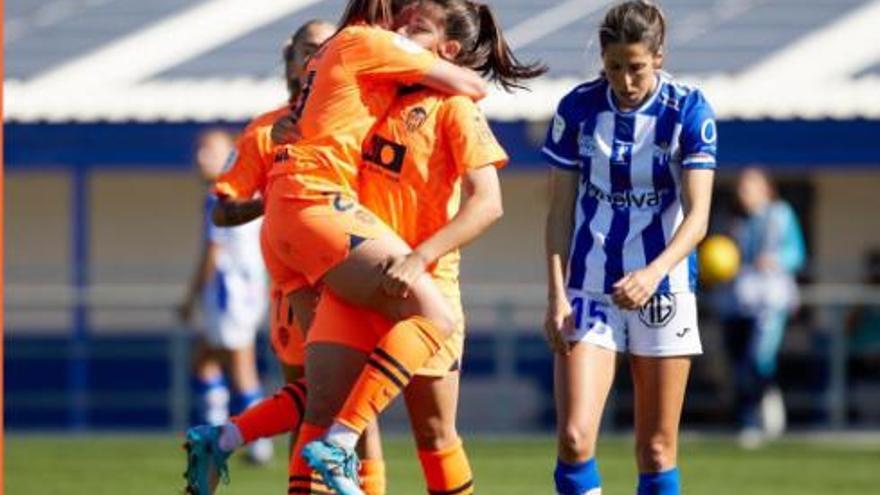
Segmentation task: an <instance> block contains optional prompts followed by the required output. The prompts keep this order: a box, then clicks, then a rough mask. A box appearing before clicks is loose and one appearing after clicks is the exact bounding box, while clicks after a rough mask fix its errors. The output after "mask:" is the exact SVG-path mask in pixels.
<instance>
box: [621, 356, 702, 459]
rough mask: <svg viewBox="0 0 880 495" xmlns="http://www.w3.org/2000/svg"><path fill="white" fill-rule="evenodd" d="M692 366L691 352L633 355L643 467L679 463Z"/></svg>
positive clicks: (637, 419)
mask: <svg viewBox="0 0 880 495" xmlns="http://www.w3.org/2000/svg"><path fill="white" fill-rule="evenodd" d="M690 368H691V357H690V356H667V357H646V356H636V355H633V356H630V371H631V373H632V380H633V391H634V394H635V434H636V446H637V450H638V453H639V455H638V456H637V457H638V463H639V468H640V469H641V470H642V471H653V470H657V469H667V468H671V467H673V466H674V465H675V458H676V456H677V450H678V429H679V422H680V420H681V410H682V406H683V404H684V396H685V390H686V388H687V380H688V374H689V373H690Z"/></svg>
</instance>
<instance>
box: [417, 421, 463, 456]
mask: <svg viewBox="0 0 880 495" xmlns="http://www.w3.org/2000/svg"><path fill="white" fill-rule="evenodd" d="M413 437H415V441H416V447H418V449H419V450H432V451H433V450H443V449H445V448H448V447H451V446H453V445H455V444H456V443H457V442H458V432H457V431H456V429H455V425H453V424H450V423H448V422H444V421H442V420H441V419H439V418H434V419H431V420H428V421H422V422H420V423H418V424H414V425H413Z"/></svg>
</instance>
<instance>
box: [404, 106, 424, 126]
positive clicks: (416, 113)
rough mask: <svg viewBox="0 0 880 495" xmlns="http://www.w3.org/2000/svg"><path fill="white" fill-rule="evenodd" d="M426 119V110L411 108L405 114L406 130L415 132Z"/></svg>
mask: <svg viewBox="0 0 880 495" xmlns="http://www.w3.org/2000/svg"><path fill="white" fill-rule="evenodd" d="M426 120H428V112H426V111H425V109H424V108H422V107H416V108H413V109H412V110H410V111H409V112H408V113H407V114H406V120H405V123H406V130H407V131H409V132H415V131H417V130H419V127H421V126H422V124H424V123H425V121H426Z"/></svg>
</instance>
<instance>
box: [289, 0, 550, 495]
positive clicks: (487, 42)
mask: <svg viewBox="0 0 880 495" xmlns="http://www.w3.org/2000/svg"><path fill="white" fill-rule="evenodd" d="M417 4H419V5H424V6H426V7H429V8H431V9H433V10H437V11H438V12H436V13H439V14H440V15H439V19H440V20H439V26H438V25H437V24H431V25H430V26H428V27H429V28H431V31H430V33H428V34H434V35H438V34H439V35H441V36H442V37H445V36H446V35H447V34H450V33H452V35H453V36H457V37H458V38H456V39H454V40H452V41H451V42H450V43H449V45H448V46H449V47H450V52H449V53H443V54H442V55H444V56H447V57H449V58H450V59H455V60H456V61H459V60H458V59H457V57H456V55H457V53H458V52H459V51H461V52H462V55H464V57H466V58H464V60H467V61H472V62H473V63H474V65H473V66H474V67H480V68H481V69H483V70H485V71H486V73H487V74H488V75H490V76H495V77H498V79H500V80H502V81H503V82H505V83H510V84H515V83H516V81H517V80H519V79H525V78H527V77H533V76H534V75H537V74H539V73H541V72H543V71H542V70H536V69H535V68H534V67H525V66H521V65H520V64H518V63H517V62H516V61H515V60H514V59H512V57H511V56H510V53H509V50H507V47H506V44H501V45H500V46H501V47H503V50H498V49H495V48H496V47H498V46H499V45H498V44H497V43H495V41H497V38H495V35H496V34H497V33H498V32H499V31H498V26H497V23H495V22H494V18H493V17H492V16H491V12H490V11H488V8H486V7H480V6H477V5H475V4H472V3H470V2H462V1H442V2H433V1H425V2H417ZM444 9H454V10H453V11H448V10H446V11H444ZM433 10H432V13H435V12H433ZM443 20H445V21H446V23H447V24H448V25H450V28H451V27H452V26H455V30H452V29H449V30H447V29H446V28H445V27H444V26H443ZM456 22H459V23H461V24H464V26H460V25H457V24H456ZM425 27H426V26H423V25H418V26H417V30H415V31H414V32H416V33H420V34H424V31H423V29H424V28H425ZM462 29H464V30H463V31H462ZM486 30H491V31H490V32H489V33H487V32H486ZM417 42H419V41H417ZM453 47H454V48H453ZM431 49H432V50H436V49H437V48H435V47H431ZM478 49H479V53H480V55H476V56H474V54H473V52H475V51H477V50H478ZM465 50H466V51H465ZM432 98H434V99H436V96H433V97H432ZM428 101H430V99H429V100H428ZM457 101H458V103H456V105H453V106H455V107H456V108H460V107H461V106H462V104H464V103H465V102H466V103H467V105H469V106H467V107H466V110H462V111H459V112H458V113H456V112H450V113H451V114H452V115H453V116H454V117H451V118H450V119H449V120H455V121H456V122H455V123H452V122H448V123H447V122H446V121H444V125H445V127H443V128H441V129H438V130H437V132H440V133H442V134H443V135H444V136H443V137H435V138H431V139H437V140H439V141H440V142H442V141H443V140H444V139H446V137H447V136H448V138H449V142H445V143H443V144H442V146H443V147H444V149H446V148H454V149H455V150H456V151H455V152H449V153H450V154H451V155H452V156H455V153H456V152H457V153H461V151H462V150H463V149H472V148H474V147H476V148H480V147H481V146H482V147H483V148H485V149H486V150H487V151H486V155H485V156H486V157H487V159H486V160H485V161H481V162H479V163H470V164H469V165H468V167H467V169H470V168H476V169H478V170H476V169H475V170H473V171H466V170H465V169H464V168H461V169H456V170H455V171H454V172H455V174H454V175H455V176H456V177H460V176H461V175H467V176H468V178H467V180H466V183H467V184H466V186H465V187H466V189H469V190H470V192H471V193H472V194H471V199H470V204H468V205H466V206H465V207H463V209H462V211H461V212H460V213H459V215H457V216H456V217H455V218H454V219H452V221H451V223H450V224H449V225H444V226H442V228H440V229H438V231H437V232H436V235H433V236H431V237H430V238H429V239H426V240H425V242H424V243H422V244H421V245H420V246H419V248H420V249H423V251H422V252H421V253H417V254H416V255H410V254H409V249H407V250H406V251H405V252H400V253H399V254H397V253H388V252H387V251H386V257H383V258H378V261H380V262H383V264H384V262H385V261H386V260H387V259H389V258H390V259H391V260H392V261H391V263H392V265H391V267H389V268H388V270H387V271H386V272H391V273H392V274H393V275H392V277H394V278H393V279H392V280H393V281H390V282H388V287H386V288H387V289H388V290H387V291H386V290H385V289H383V288H382V287H380V286H378V285H377V286H374V288H373V290H375V291H376V292H377V293H376V294H375V295H374V296H373V297H381V298H383V299H389V300H390V302H392V303H393V304H398V303H399V302H405V301H407V300H409V299H412V298H413V296H414V295H415V294H416V292H417V291H418V290H419V284H420V283H421V281H423V280H425V279H426V267H427V265H428V264H431V263H433V261H434V260H435V259H436V258H439V257H440V256H442V255H444V254H446V253H447V252H448V251H450V250H453V249H456V248H457V247H459V246H460V245H462V244H464V243H466V242H468V241H470V240H472V239H473V238H474V237H475V236H477V235H478V234H479V233H480V232H482V230H484V229H485V228H486V227H488V225H489V224H491V223H492V222H494V221H495V220H497V218H498V217H499V216H500V214H501V205H500V189H499V188H498V180H497V173H496V172H495V170H494V167H487V165H493V164H495V161H496V159H497V153H501V155H502V156H503V151H498V152H496V150H499V148H498V147H497V143H496V142H495V140H494V137H492V136H491V134H490V130H489V128H488V125H487V124H486V122H485V119H484V118H483V117H482V115H481V114H480V113H479V112H478V110H477V109H476V107H475V106H474V105H473V103H472V102H468V101H467V100H465V99H463V98H458V99H457ZM426 106H427V104H426ZM411 110H412V112H413V113H412V114H409V113H407V114H406V115H407V116H410V115H412V116H413V118H412V119H410V118H407V119H406V123H405V124H404V123H403V122H400V127H404V126H406V127H411V129H412V132H416V129H418V128H420V127H421V124H420V122H423V119H425V118H427V119H428V120H429V121H431V119H432V118H433V114H431V112H430V111H428V112H427V114H431V116H427V114H426V112H425V110H424V107H419V106H417V105H416V106H414V107H412V109H411ZM401 111H402V110H400V109H399V108H397V107H394V109H393V110H392V111H391V114H393V115H396V113H395V112H397V113H400V112H401ZM477 117H479V119H477ZM462 119H467V120H466V121H465V122H458V121H460V120H462ZM447 124H448V125H447ZM451 125H457V126H459V130H460V132H461V133H462V134H464V133H465V132H467V134H468V135H467V138H465V137H463V136H457V135H456V134H455V132H452V131H450V129H449V128H448V127H449V126H451ZM425 127H426V128H427V127H428V125H427V124H426V125H425ZM380 128H381V127H380ZM465 130H466V131H465ZM420 132H421V131H420ZM403 136H404V138H406V136H408V134H407V132H406V131H404V132H403ZM382 137H383V138H385V139H387V138H388V136H385V135H383V136H382ZM456 138H460V140H467V141H469V143H470V144H469V145H468V146H464V145H463V144H462V143H461V142H459V140H456ZM385 139H383V142H384V141H385ZM392 141H394V142H392V143H391V148H393V149H396V150H398V152H400V150H403V149H405V148H406V147H407V143H406V142H405V141H396V140H395V139H392ZM395 143H396V144H395ZM492 144H495V147H493V146H491V145H492ZM413 146H416V145H415V144H413ZM368 148H369V146H368ZM488 150H491V151H492V152H493V153H496V154H495V155H493V154H491V153H490V152H489V151H488ZM416 151H417V150H413V149H410V151H409V152H407V154H406V156H407V157H406V158H403V157H402V160H401V162H402V166H403V167H415V166H418V167H428V166H431V167H433V166H434V165H429V164H427V163H420V164H411V163H410V162H409V161H408V160H410V158H409V157H411V156H420V157H423V159H424V160H436V159H435V158H432V157H431V153H430V152H429V153H427V154H426V153H422V154H417V153H415V152H416ZM365 155H366V153H365ZM376 155H377V157H378V156H384V154H382V153H378V152H376ZM470 158H472V159H474V157H470ZM373 159H374V160H375V159H377V158H373ZM378 161H382V160H381V159H379V160H378ZM439 161H441V160H438V162H439ZM476 161H479V160H476ZM503 161H506V157H504V158H503ZM430 163H434V162H433V161H432V162H430ZM457 165H459V164H457V163H446V162H443V163H437V164H436V166H439V167H443V168H449V167H453V168H454V167H456V166H457ZM384 166H386V167H387V168H388V170H386V172H387V173H393V174H397V173H401V174H406V170H404V171H403V172H401V167H400V166H394V165H392V164H384ZM434 173H438V172H434ZM441 175H442V174H441ZM444 177H445V176H444ZM440 182H441V183H444V184H445V182H444V181H440ZM437 187H438V188H442V187H443V186H441V185H439V184H438V185H437ZM426 192H430V191H426ZM419 198H421V199H422V200H425V201H429V200H430V199H431V197H430V196H429V197H427V198H425V197H424V196H419ZM436 200H437V204H432V205H431V206H430V207H428V209H427V211H425V212H423V213H420V212H419V211H414V210H412V209H409V208H407V210H406V211H405V212H399V214H403V215H405V216H407V217H413V219H414V221H415V222H416V223H418V224H419V225H424V223H423V222H419V221H418V220H415V219H417V218H418V216H419V215H420V214H425V215H426V217H427V218H430V217H431V215H432V214H435V213H436V212H437V211H438V210H439V211H444V212H445V211H447V210H446V206H445V205H446V202H447V201H448V198H445V199H444V198H436ZM417 204H419V203H416V204H413V205H412V207H415V206H416V205H417ZM481 207H482V211H480V208H481ZM444 218H445V217H444ZM431 220H433V219H431ZM425 223H426V222H425ZM438 227H439V226H438ZM365 248H367V246H366V244H364V245H362V246H361V247H358V248H357V251H355V252H354V253H353V255H356V254H357V252H358V251H361V250H363V249H365ZM388 255H391V256H390V257H389V256H388ZM349 259H351V257H350V258H349ZM374 266H376V265H374ZM333 270H335V269H332V270H331V271H330V272H328V276H327V277H325V279H324V280H325V282H326V281H327V280H328V278H329V277H331V276H332V272H333ZM374 270H375V268H374ZM374 273H375V272H374ZM377 274H378V275H380V276H381V275H382V273H381V272H379V273H377ZM387 280H388V279H384V280H381V279H380V280H379V282H383V281H387ZM432 285H433V284H432ZM389 292H391V293H392V294H389ZM402 292H407V293H408V296H409V297H407V298H399V297H397V296H396V294H399V293H402ZM320 318H321V310H320V309H319V316H318V320H320ZM392 319H394V318H392ZM455 325H456V326H458V325H460V322H456V323H455ZM349 326H350V327H351V328H347V329H346V330H345V331H347V332H349V333H364V328H362V327H363V326H364V319H362V320H361V322H360V325H358V324H357V323H355V324H353V325H352V324H350V325H349ZM318 327H319V323H318V321H317V320H316V323H315V328H313V329H312V332H311V333H310V340H311V339H312V337H314V336H315V333H317V332H318ZM392 331H393V330H392ZM344 347H345V346H342V345H338V344H335V343H329V342H326V341H325V342H320V343H313V344H310V345H309V347H308V359H307V375H308V376H309V377H310V378H309V379H310V383H312V378H311V377H312V376H315V377H317V378H318V379H323V381H325V382H326V381H328V378H327V377H332V382H333V383H329V382H328V383H325V384H324V386H321V387H318V386H315V387H314V388H313V390H315V393H314V394H313V395H312V397H310V405H309V406H307V414H306V420H307V421H308V422H310V423H311V422H315V423H317V424H321V423H324V424H326V422H327V420H328V419H332V414H331V413H334V412H335V411H336V410H338V409H339V408H340V406H342V404H341V403H340V402H339V400H340V399H345V395H346V394H347V393H348V388H349V386H350V384H351V383H352V382H353V381H354V379H355V378H356V377H355V376H354V375H351V373H349V372H346V371H344V370H340V369H339V368H345V369H355V370H357V369H359V368H360V367H361V366H362V365H363V364H362V363H363V362H364V360H365V359H367V356H366V355H365V351H366V352H369V350H370V349H372V348H373V346H372V345H370V346H365V347H361V349H362V350H360V351H359V350H357V348H355V347H352V348H350V349H345V348H344ZM390 354H391V353H390V352H385V351H384V349H383V347H382V343H381V341H380V344H379V346H378V347H376V349H375V351H374V352H373V353H372V354H371V355H370V356H369V358H368V362H369V363H371V364H370V366H369V367H368V369H373V368H375V369H384V370H385V372H387V373H386V376H387V375H388V374H389V373H390V374H391V377H392V378H393V380H392V381H394V382H395V383H397V388H395V389H393V391H394V392H395V394H394V395H396V393H399V390H400V389H402V388H404V386H403V385H404V384H405V383H406V382H407V381H409V379H410V376H407V375H411V374H413V373H414V372H416V370H417V368H418V367H419V366H418V365H416V366H413V365H412V364H408V365H405V366H401V365H399V364H400V363H399V362H396V359H394V360H393V359H391V358H389V356H390ZM312 363H314V364H315V366H316V368H312ZM450 365H454V360H453V361H452V362H450V363H447V365H446V367H445V368H444V369H443V370H442V372H441V374H440V376H445V375H446V374H447V373H448V372H449V370H450V367H451V366H450ZM318 368H320V370H319V369H318ZM329 368H333V369H334V370H335V371H330V369H329ZM313 371H314V373H313ZM374 374H375V373H374ZM417 381H419V382H420V383H422V384H423V387H422V388H420V389H418V391H415V392H414V393H413V394H411V395H410V394H409V390H410V389H407V390H408V392H407V394H408V400H407V403H408V405H413V407H414V408H415V409H414V410H413V411H411V418H413V421H414V426H415V429H416V430H417V432H418V434H417V442H418V445H419V447H420V451H422V452H424V453H425V455H424V457H425V458H428V457H430V458H431V459H428V460H423V462H424V463H427V464H428V465H430V466H432V467H431V469H430V473H431V474H430V475H429V476H428V483H429V487H430V488H431V489H432V490H440V489H442V490H443V491H444V492H445V491H447V490H449V489H453V488H458V489H460V490H461V491H456V493H470V492H471V490H472V488H471V485H470V474H469V468H468V469H467V470H463V471H459V472H457V473H455V474H456V476H463V477H464V479H463V480H462V483H459V484H457V485H455V486H445V485H438V481H437V475H438V473H439V474H441V477H442V473H443V471H442V468H441V467H440V466H438V464H444V463H450V462H453V461H454V462H456V463H458V464H457V467H461V464H462V459H461V457H462V456H463V450H462V449H461V445H460V442H459V439H458V436H457V433H456V432H455V427H454V418H455V408H456V406H457V395H458V389H457V386H458V382H457V375H456V376H455V377H450V379H448V380H424V381H421V380H417ZM361 383H364V382H362V381H358V382H357V383H356V384H355V389H354V390H355V391H357V390H358V388H357V387H358V385H359V384H361ZM414 383H415V382H410V385H411V386H412V385H413V384H414ZM392 385H393V384H392ZM416 387H418V384H416ZM410 388H412V387H410ZM317 389H320V391H321V392H320V394H321V395H322V397H318V396H317V394H319V392H318V391H317ZM331 389H333V390H336V391H337V393H328V394H326V395H324V392H328V391H329V390H331ZM386 390H387V392H389V393H390V392H391V391H392V389H386ZM340 393H341V395H340ZM383 395H386V396H387V394H383ZM352 397H356V395H354V393H352V395H350V396H349V402H351V399H352ZM312 399H314V401H315V402H314V403H313V402H312ZM410 399H412V400H410ZM385 400H387V399H384V398H383V400H382V402H381V404H380V407H376V404H377V403H378V401H377V402H372V407H373V408H374V410H373V411H371V413H372V414H373V415H375V414H377V413H378V412H379V411H380V410H381V409H382V407H381V406H382V405H384V403H385ZM346 405H348V403H346ZM345 409H346V408H345V406H343V407H342V413H341V414H344V413H345ZM352 409H354V408H352ZM311 412H314V414H311ZM357 413H358V414H361V413H363V411H357ZM341 414H340V416H337V418H339V417H341ZM349 414H350V413H349ZM328 415H329V418H328ZM356 416H357V414H356ZM364 416H366V413H364V414H363V415H362V416H360V417H364ZM345 426H347V424H345ZM333 435H334V430H332V429H331V433H330V437H329V438H328V440H330V441H329V442H328V443H329V444H334V443H336V440H335V439H334V437H333ZM343 441H344V440H343ZM456 444H457V445H456ZM337 445H338V444H337ZM441 446H442V447H443V448H445V449H448V450H449V452H446V451H445V450H444V449H442V448H440V447H441ZM307 450H308V448H307ZM438 452H440V453H439V454H438ZM463 463H464V464H465V465H466V459H465V460H464V461H463ZM426 472H428V470H427V469H426ZM451 479H454V478H452V477H450V480H451Z"/></svg>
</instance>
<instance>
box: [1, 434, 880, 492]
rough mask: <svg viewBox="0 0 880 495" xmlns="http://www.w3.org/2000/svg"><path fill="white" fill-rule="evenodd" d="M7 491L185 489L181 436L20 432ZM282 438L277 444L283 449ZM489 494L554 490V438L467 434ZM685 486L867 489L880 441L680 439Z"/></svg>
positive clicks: (10, 445) (399, 457) (275, 469)
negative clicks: (748, 446) (749, 445)
mask: <svg viewBox="0 0 880 495" xmlns="http://www.w3.org/2000/svg"><path fill="white" fill-rule="evenodd" d="M5 443H6V445H5V480H4V485H5V486H4V488H5V491H4V492H3V493H6V494H7V495H46V494H52V495H63V494H77V495H79V494H82V495H120V494H122V495H158V494H169V495H171V494H177V493H181V488H182V486H183V485H182V481H183V478H182V477H181V475H182V472H183V459H184V455H183V451H182V450H181V449H180V448H179V444H180V440H179V439H178V438H175V437H172V436H159V435H156V436H107V435H95V436H66V435H61V436H57V437H56V436H50V435H45V434H44V435H11V436H7V437H6V439H5ZM282 444H283V442H279V443H278V444H277V446H278V447H279V448H283V445H282ZM385 445H386V457H387V462H388V477H389V490H388V493H389V495H417V494H422V493H425V491H424V489H423V486H422V482H421V475H420V471H419V467H418V461H417V460H416V457H415V455H414V451H413V447H412V444H411V442H410V441H409V440H408V439H407V438H406V437H403V436H399V435H398V436H394V437H392V438H390V439H389V440H387V441H386V444H385ZM466 446H467V448H468V452H469V453H470V455H471V460H472V463H473V468H474V472H475V474H476V482H477V493H479V494H480V495H502V494H503V495H536V494H549V493H552V485H551V471H552V468H553V462H554V447H553V443H552V438H550V437H549V436H546V437H529V438H505V437H497V438H495V437H491V438H486V437H479V436H472V437H470V438H466ZM680 457H681V468H682V474H683V479H684V493H686V494H711V495H727V494H730V495H734V494H736V495H741V494H748V495H765V494H766V495H810V494H815V495H819V494H823V495H824V494H828V493H832V494H834V495H848V494H852V495H863V494H868V493H877V491H876V490H877V486H878V485H880V445H877V444H873V445H871V444H868V443H858V444H848V443H843V442H833V441H831V442H824V441H823V442H816V441H806V440H798V441H794V440H790V441H783V442H780V443H777V444H774V445H771V446H768V447H766V448H764V449H762V450H758V451H751V452H746V451H742V450H740V449H739V448H737V447H736V445H735V444H734V443H733V442H731V441H727V440H722V439H707V440H700V439H689V440H686V441H684V442H683V443H682V445H681V453H680ZM599 465H600V469H601V471H602V477H603V480H604V486H603V491H604V493H606V494H609V495H618V494H620V495H632V494H633V493H634V492H635V488H634V487H635V468H634V467H633V460H632V446H631V440H630V439H629V438H628V437H625V436H624V437H614V438H611V439H609V440H605V441H603V442H602V444H601V445H600V451H599ZM231 471H232V483H231V485H230V486H228V487H221V489H220V490H219V491H218V493H220V494H228V495H244V494H266V495H271V494H278V495H281V494H283V493H286V478H287V476H286V464H285V462H284V461H283V460H281V459H280V458H276V460H275V461H274V462H272V463H271V464H270V465H269V466H268V467H265V468H256V467H252V466H249V465H248V464H247V463H245V462H244V461H242V460H241V459H240V458H236V459H233V461H232V463H231Z"/></svg>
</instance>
